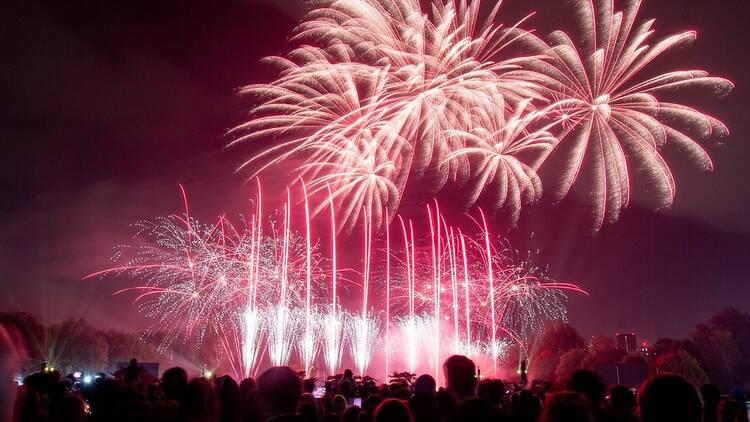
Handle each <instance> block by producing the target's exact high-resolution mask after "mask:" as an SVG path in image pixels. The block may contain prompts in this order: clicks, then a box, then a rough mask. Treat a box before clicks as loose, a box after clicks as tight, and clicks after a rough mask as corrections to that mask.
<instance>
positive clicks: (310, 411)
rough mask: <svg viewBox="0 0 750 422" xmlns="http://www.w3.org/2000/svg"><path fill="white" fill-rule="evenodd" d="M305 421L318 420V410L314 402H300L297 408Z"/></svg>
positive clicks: (313, 421)
mask: <svg viewBox="0 0 750 422" xmlns="http://www.w3.org/2000/svg"><path fill="white" fill-rule="evenodd" d="M297 413H299V415H300V417H301V418H302V421H303V422H317V421H318V410H317V409H316V408H315V405H314V404H312V403H300V404H299V408H298V409H297Z"/></svg>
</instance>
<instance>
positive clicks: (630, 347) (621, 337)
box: [617, 333, 641, 353]
mask: <svg viewBox="0 0 750 422" xmlns="http://www.w3.org/2000/svg"><path fill="white" fill-rule="evenodd" d="M617 349H618V350H622V351H623V352H625V353H637V352H640V351H641V350H640V349H641V348H640V345H639V344H638V342H637V341H636V338H635V333H628V334H622V333H617Z"/></svg>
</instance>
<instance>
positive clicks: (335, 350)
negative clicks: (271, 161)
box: [323, 187, 344, 375]
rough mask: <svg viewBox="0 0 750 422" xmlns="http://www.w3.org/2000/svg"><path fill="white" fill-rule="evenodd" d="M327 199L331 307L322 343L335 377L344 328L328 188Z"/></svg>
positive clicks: (334, 218) (333, 219) (332, 207)
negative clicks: (337, 298)
mask: <svg viewBox="0 0 750 422" xmlns="http://www.w3.org/2000/svg"><path fill="white" fill-rule="evenodd" d="M328 198H329V205H330V210H331V268H332V270H331V305H330V309H329V313H328V315H327V316H326V317H325V320H324V321H323V324H324V332H323V341H324V343H325V361H326V366H327V368H328V373H329V374H330V375H335V374H336V370H338V367H339V364H340V363H341V354H342V352H343V349H344V348H343V346H344V344H343V343H344V338H343V334H344V327H343V319H342V318H341V316H342V313H341V312H339V311H338V304H337V303H336V277H337V276H338V274H337V272H338V268H337V266H336V211H335V208H334V206H333V196H332V195H331V190H330V187H329V188H328Z"/></svg>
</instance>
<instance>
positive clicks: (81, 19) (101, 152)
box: [0, 0, 750, 340]
mask: <svg viewBox="0 0 750 422" xmlns="http://www.w3.org/2000/svg"><path fill="white" fill-rule="evenodd" d="M13 3H14V4H13V5H11V6H10V9H11V10H6V11H4V13H3V16H2V17H1V18H0V45H2V50H0V51H2V55H3V60H2V63H3V64H2V66H0V89H1V91H0V92H1V93H2V104H3V112H2V113H0V136H2V142H3V150H2V153H1V154H0V160H2V165H0V174H1V176H0V180H1V182H0V183H1V184H2V188H1V190H0V192H2V201H0V283H2V287H3V289H2V290H1V291H2V293H0V309H3V310H10V309H22V310H29V311H32V312H34V313H35V314H37V315H38V316H39V317H40V318H41V319H43V320H44V321H46V322H51V321H56V320H59V319H61V318H67V317H71V316H80V317H84V318H87V319H90V320H93V321H95V322H96V323H97V324H99V325H102V326H116V327H123V328H138V327H139V326H141V324H142V319H141V317H140V316H137V315H135V312H134V310H133V308H132V307H130V305H129V300H130V299H132V298H128V297H125V296H117V297H112V296H111V293H112V292H113V291H114V290H116V289H117V288H118V287H122V286H123V285H124V281H117V280H111V281H108V280H95V281H81V277H82V276H83V275H86V274H88V273H91V272H93V271H96V270H99V269H102V268H103V267H105V266H106V265H107V263H108V259H109V257H111V255H112V252H113V249H112V248H113V246H114V245H117V244H120V243H124V242H127V241H128V236H129V235H130V234H131V229H130V227H129V225H130V224H131V223H133V222H135V221H137V220H139V219H144V218H151V217H153V216H157V215H165V214H168V213H171V212H175V211H179V209H180V198H179V195H178V190H177V184H178V183H184V184H185V186H186V187H187V189H188V191H189V195H190V197H191V204H192V210H193V211H194V213H195V214H196V215H197V216H198V217H199V218H203V219H208V220H211V219H213V218H214V217H215V216H216V215H218V214H220V213H222V212H226V213H227V214H228V215H236V214H238V213H240V212H242V211H243V209H244V207H245V206H246V205H247V200H248V198H249V197H250V194H251V192H252V190H251V189H250V188H249V187H246V186H244V185H243V177H242V176H241V175H235V174H234V169H235V168H236V167H237V165H238V164H239V163H240V162H241V159H242V158H243V157H244V155H243V153H247V151H246V150H245V151H242V150H229V151H226V150H223V149H222V147H223V146H224V145H225V144H226V143H227V138H226V137H225V136H224V133H225V132H226V130H227V129H229V128H231V127H232V126H233V125H235V124H237V123H238V122H240V121H241V120H242V118H243V112H244V111H246V109H247V104H246V103H245V102H243V101H242V100H240V99H238V98H237V97H236V96H235V91H234V90H235V88H236V87H238V86H241V85H243V84H246V83H252V82H261V81H268V80H270V78H271V77H272V76H273V71H272V69H269V68H268V67H266V66H264V65H262V64H260V63H259V60H260V58H262V57H263V56H266V55H269V54H279V53H283V52H284V51H286V50H287V49H288V48H289V46H288V43H287V42H286V40H287V36H288V34H289V32H290V31H291V29H292V28H293V26H294V24H295V22H296V20H297V19H298V18H299V17H300V14H301V13H302V11H303V6H302V1H301V0H299V1H297V0H285V1H281V0H265V1H257V0H256V1H245V2H240V1H211V2H208V1H206V2H201V3H198V2H187V1H143V0H135V1H133V0H129V1H127V2H124V1H118V0H107V1H104V0H99V1H95V0H92V1H77V0H73V1H70V2H53V1H48V2H43V1H37V0H27V1H23V2H18V1H17V2H13ZM506 3H507V4H506V5H505V6H504V9H503V10H504V11H505V13H504V14H502V16H503V17H504V21H505V22H514V21H516V20H517V19H519V18H521V17H522V16H523V15H524V14H525V13H527V12H528V11H532V10H536V11H538V15H537V16H536V17H534V18H533V19H532V20H531V21H530V23H529V24H528V25H527V27H533V28H538V29H539V30H541V31H542V32H548V31H549V30H550V29H552V28H558V27H563V28H565V27H566V26H567V25H569V19H568V16H570V11H569V10H568V9H566V7H565V5H564V3H565V2H562V1H559V0H547V1H542V0H524V1H520V0H507V2H506ZM748 9H749V8H748V6H747V5H746V1H745V0H720V1H716V2H709V1H705V0H650V1H649V0H646V4H645V5H644V7H643V11H642V13H641V15H640V16H641V18H646V17H655V18H657V24H656V28H657V30H658V34H661V35H667V34H670V33H671V32H674V31H677V30H684V29H697V30H698V33H699V39H698V41H697V42H696V43H695V44H694V45H693V46H692V48H690V49H686V50H681V51H677V52H674V53H670V54H669V55H668V56H667V57H666V60H665V61H664V62H663V63H664V64H665V65H667V66H671V67H676V68H689V67H702V68H705V69H707V70H709V71H711V72H712V73H714V74H718V75H721V76H725V77H728V78H730V79H732V80H733V81H735V82H736V84H737V88H736V90H735V91H734V92H733V93H732V94H731V95H730V96H729V97H727V98H722V99H718V100H717V99H712V98H708V97H706V96H704V95H703V94H705V93H701V92H697V93H695V96H693V95H690V96H686V97H685V98H686V99H687V100H688V101H691V102H693V103H697V104H703V106H702V107H703V108H704V109H705V110H708V111H710V112H711V113H712V114H714V115H716V116H719V117H721V118H722V119H723V120H724V121H725V122H727V123H728V124H729V126H730V128H731V129H732V135H731V136H730V137H729V138H727V139H724V140H722V141H721V142H711V143H710V144H709V145H708V150H709V151H710V153H711V155H712V157H713V158H714V161H715V164H716V171H714V172H713V173H710V174H708V173H701V172H699V171H697V170H696V169H695V168H694V167H693V166H691V165H690V164H689V163H687V162H686V159H685V157H681V156H679V155H677V154H670V153H667V157H668V160H669V162H670V163H671V164H672V165H673V166H672V167H673V169H674V173H675V176H676V178H677V183H678V196H677V201H676V203H675V205H674V207H673V208H672V209H670V210H666V211H660V212H653V211H651V210H650V209H648V208H646V207H642V206H640V205H639V202H638V201H636V203H635V204H634V205H633V206H632V207H631V209H629V210H628V211H626V212H625V213H624V214H623V216H622V217H621V219H620V221H619V222H617V223H615V224H613V225H609V226H605V227H604V228H603V229H602V230H601V231H600V232H598V233H592V232H591V231H590V230H589V229H588V226H587V225H586V224H583V221H582V219H581V217H580V216H581V215H583V214H584V209H583V208H582V206H581V205H580V204H578V203H577V202H576V200H575V197H574V196H573V197H571V198H570V199H569V200H566V201H565V202H564V203H563V204H561V205H559V206H557V207H551V206H549V205H548V204H545V203H543V204H541V205H539V206H536V207H535V208H534V209H532V210H530V212H526V213H525V214H524V216H523V217H522V220H521V222H520V225H519V227H518V228H517V229H514V230H512V231H511V232H510V233H509V236H510V237H511V238H512V239H513V240H514V241H515V242H516V243H515V244H516V246H519V247H524V248H533V249H535V248H541V257H540V260H542V261H544V262H546V263H548V264H549V265H550V267H551V269H552V272H553V274H554V275H555V276H556V277H558V278H559V279H562V280H570V281H576V282H578V283H579V284H581V285H582V286H583V287H585V288H586V289H587V290H588V291H589V292H590V293H591V297H589V298H582V297H574V298H571V300H570V307H569V309H570V320H571V322H572V323H573V324H574V325H575V326H576V327H578V328H579V329H580V330H581V331H582V332H583V333H584V334H586V335H591V334H596V333H608V334H612V333H614V332H615V331H618V330H635V331H637V332H638V333H639V334H641V335H643V336H645V337H646V338H649V339H652V340H653V339H655V338H656V337H658V336H686V335H688V334H689V332H690V331H691V330H692V328H693V327H694V325H695V324H696V323H697V322H699V321H701V320H704V319H705V318H707V317H709V316H710V315H711V314H712V313H714V312H715V311H717V310H718V309H720V308H721V307H723V306H728V305H734V306H737V307H740V308H741V309H745V310H750V295H748V294H746V291H747V289H746V281H747V275H746V274H747V273H746V270H747V265H748V262H750V261H749V260H748V258H750V254H749V253H748V251H749V249H748V240H750V221H749V220H748V218H747V217H746V215H747V209H748V205H750V184H748V183H747V180H746V175H747V174H748V173H747V170H746V163H747V162H748V161H750V160H749V159H750V143H748V142H747V140H746V138H747V137H748V135H750V127H749V120H750V119H748V118H747V116H746V111H747V110H748V94H749V91H748V89H749V87H750V78H749V77H748V75H750V51H748V48H749V45H750V43H748V42H747V40H748V39H750V25H748V24H747V22H746V17H747V13H748V11H749V10H748ZM269 179H271V180H269ZM266 180H267V181H269V183H270V184H272V185H273V184H274V183H276V184H280V183H283V181H282V180H281V179H278V180H273V176H266ZM444 196H445V195H444Z"/></svg>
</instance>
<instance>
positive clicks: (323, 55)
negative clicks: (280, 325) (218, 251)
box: [231, 0, 733, 233]
mask: <svg viewBox="0 0 750 422" xmlns="http://www.w3.org/2000/svg"><path fill="white" fill-rule="evenodd" d="M640 3H641V2H640V0H627V1H623V2H620V4H623V5H624V6H623V10H622V11H616V10H615V2H614V1H613V0H576V1H574V2H573V4H574V8H575V11H576V12H577V15H578V20H579V22H580V23H581V27H582V31H581V32H582V39H575V38H573V37H572V36H570V35H568V34H567V33H564V32H561V31H556V32H553V33H552V34H550V35H549V37H548V38H547V39H546V40H542V39H540V38H539V37H537V36H536V35H534V34H533V33H531V32H529V31H526V30H523V29H521V28H520V27H519V25H520V24H521V23H522V22H519V24H517V25H514V26H512V27H504V26H502V25H499V24H496V22H495V19H496V18H497V17H498V14H499V8H500V4H501V2H500V1H498V2H496V5H494V6H493V7H491V10H490V11H489V13H488V14H486V19H482V18H481V17H482V15H483V13H482V8H481V1H479V0H475V1H459V2H456V1H450V0H432V1H426V2H425V1H420V0H322V1H320V2H317V3H316V8H314V9H312V10H311V11H310V12H309V14H308V15H307V16H306V17H305V18H304V20H303V21H302V22H301V23H300V25H299V27H298V28H297V29H296V30H295V35H294V37H293V40H295V41H298V42H299V43H300V45H301V46H300V47H299V48H296V49H294V50H293V51H292V52H291V53H289V54H288V55H287V56H286V57H283V58H282V57H273V58H269V59H268V60H269V61H270V62H272V63H274V64H276V65H278V66H279V67H280V69H281V70H280V75H279V77H278V79H276V80H275V81H273V82H271V83H269V84H256V85H250V86H247V87H245V88H244V89H242V92H243V93H246V94H250V95H254V96H255V97H257V100H258V103H257V105H256V106H255V107H254V108H253V110H252V113H251V116H250V118H249V120H248V121H247V122H246V123H244V124H242V125H240V126H239V127H237V128H236V129H235V130H233V131H232V134H233V135H235V136H236V138H235V139H234V140H233V141H232V142H231V145H236V144H239V143H243V142H263V143H264V144H266V145H269V146H268V147H267V148H265V149H264V150H263V151H262V152H260V153H258V154H255V155H253V156H252V157H250V158H249V159H248V160H246V162H245V163H244V164H243V165H242V168H245V167H251V168H252V169H253V171H254V173H255V174H257V173H258V172H261V171H264V170H265V169H267V168H269V167H270V166H272V165H273V164H277V163H286V162H293V161H292V160H291V159H292V158H294V159H301V160H303V163H304V164H302V165H301V166H300V167H299V172H298V174H297V177H300V178H303V179H306V180H308V181H309V183H310V186H313V187H314V189H323V188H324V187H325V186H327V185H330V186H331V189H332V191H333V197H334V199H335V201H336V204H337V213H338V216H339V224H340V226H339V229H340V230H342V231H345V232H350V231H352V230H353V228H354V227H355V225H357V224H360V225H362V224H363V218H364V216H365V215H367V216H368V217H367V218H368V219H370V220H371V224H372V229H374V231H375V232H376V233H379V232H382V228H383V227H385V226H386V225H387V223H388V222H389V219H392V218H394V217H395V216H396V215H397V210H398V207H399V205H400V204H401V203H402V199H403V198H402V195H403V192H404V191H405V188H406V187H407V183H415V181H419V183H421V185H420V189H421V190H427V191H432V192H437V191H438V190H440V189H441V188H443V187H444V186H445V185H448V184H453V185H455V187H462V188H463V189H464V190H465V191H467V192H469V198H468V200H467V201H466V203H464V204H461V205H462V208H467V207H470V206H472V205H474V203H475V202H476V201H477V200H479V199H480V198H482V199H483V201H485V202H487V203H489V204H491V205H490V207H491V208H492V211H496V210H499V209H503V210H505V211H507V212H508V214H509V215H510V217H511V222H512V223H515V222H516V220H517V219H518V217H519V213H520V210H521V207H522V206H523V205H525V204H527V203H532V202H534V201H537V200H538V199H539V198H540V197H541V194H542V187H543V186H544V187H545V188H546V187H551V188H552V189H550V191H551V193H552V197H553V198H554V199H562V198H563V197H565V196H566V195H567V194H568V192H569V191H570V190H571V188H572V187H573V185H574V184H575V183H581V181H585V182H586V183H589V184H590V185H591V186H586V188H585V189H584V190H586V191H590V192H592V193H593V194H592V195H591V203H592V208H593V216H594V225H595V227H596V228H599V227H600V226H601V225H602V224H603V223H604V221H605V220H612V221H614V220H616V219H617V218H618V216H619V213H620V211H621V209H622V208H625V207H626V206H627V205H628V203H629V200H630V194H631V184H632V182H633V180H632V179H633V177H632V176H633V175H632V174H631V173H635V172H633V169H635V170H638V174H639V175H643V176H645V177H638V179H642V181H643V182H646V183H647V186H645V188H646V190H647V191H649V192H656V193H657V195H658V196H659V199H660V201H661V205H665V206H668V205H670V204H671V203H672V202H673V199H674V196H675V183H674V180H673V177H672V174H671V172H670V170H669V167H668V165H667V163H666V162H665V161H664V159H663V158H662V156H661V151H660V150H661V148H662V147H663V146H665V145H667V144H671V145H673V146H674V147H676V148H678V149H681V150H684V151H686V152H687V153H688V155H689V156H690V158H691V159H692V160H693V161H696V162H698V163H699V164H701V165H702V166H703V167H704V168H706V169H710V168H712V164H711V160H710V158H709V156H708V154H707V153H706V151H705V150H704V149H703V147H702V146H701V145H700V144H699V143H698V142H697V141H699V140H703V139H707V138H709V137H711V136H712V135H717V136H724V135H726V134H727V133H728V130H727V128H726V127H725V126H724V125H723V124H722V123H721V122H719V121H718V120H717V119H715V118H713V117H711V116H709V115H707V114H704V113H701V112H699V111H697V110H695V109H693V108H690V107H687V106H684V105H682V104H675V103H670V102H667V101H664V99H663V98H662V97H663V96H664V94H666V93H667V91H671V90H674V89H677V88H684V87H703V88H708V89H710V90H712V91H714V92H715V93H716V94H725V93H727V92H728V91H729V90H731V89H732V86H733V85H732V83H731V82H729V81H728V80H726V79H722V78H717V77H711V76H709V75H708V73H707V72H705V71H701V70H687V71H673V72H668V73H664V74H660V75H658V76H655V77H650V78H649V77H642V75H641V74H642V72H643V71H644V70H646V68H647V66H648V65H650V64H652V63H653V62H654V61H655V60H656V59H657V58H658V57H659V56H661V55H662V54H663V53H665V52H667V51H669V50H671V49H673V48H675V47H678V46H682V45H685V44H687V43H689V42H690V41H692V40H693V39H695V36H696V35H695V32H693V31H690V32H685V33H683V34H678V35H674V36H671V37H667V38H666V39H664V40H663V41H660V42H657V43H655V44H654V45H648V44H646V42H647V40H648V39H649V38H650V37H651V36H652V34H653V32H654V31H653V30H652V29H651V27H652V25H653V21H647V22H645V23H643V24H641V25H638V24H637V23H636V16H637V13H638V10H639V7H640ZM540 176H541V177H540ZM583 176H586V177H583ZM323 202H326V201H325V200H321V203H323ZM315 209H316V211H320V210H321V207H316V208H315ZM363 211H364V212H363Z"/></svg>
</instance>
